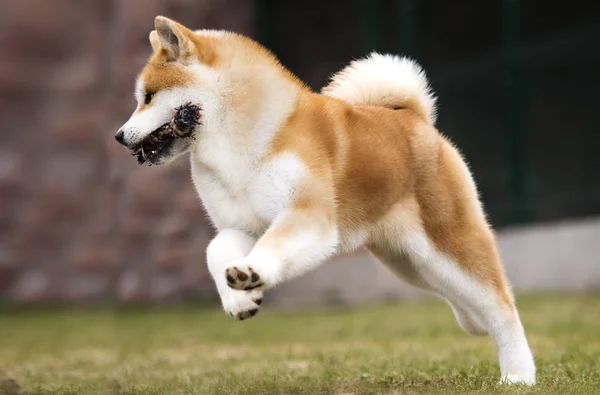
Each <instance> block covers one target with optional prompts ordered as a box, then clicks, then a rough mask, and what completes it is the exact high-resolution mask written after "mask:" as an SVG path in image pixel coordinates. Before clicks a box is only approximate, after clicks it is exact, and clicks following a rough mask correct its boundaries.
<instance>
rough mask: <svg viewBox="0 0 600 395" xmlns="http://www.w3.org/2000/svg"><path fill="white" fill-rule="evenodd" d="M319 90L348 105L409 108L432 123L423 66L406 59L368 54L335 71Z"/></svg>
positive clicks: (432, 109) (432, 103)
mask: <svg viewBox="0 0 600 395" xmlns="http://www.w3.org/2000/svg"><path fill="white" fill-rule="evenodd" d="M323 93H324V94H325V95H328V96H332V97H336V98H338V99H342V100H345V101H347V102H349V103H351V104H366V105H374V106H384V107H395V106H400V107H409V108H412V109H413V110H414V111H416V112H417V113H419V114H420V115H421V116H422V117H423V118H424V119H426V120H427V121H428V122H429V123H430V124H432V125H433V124H435V118H436V106H435V103H436V98H435V96H434V95H433V93H432V91H431V89H430V88H429V82H428V81H427V77H426V76H425V72H424V71H423V69H422V68H421V67H420V66H419V65H418V64H417V63H416V62H415V61H413V60H411V59H409V58H405V57H403V58H401V57H399V56H394V55H388V54H386V55H381V54H378V53H372V54H371V55H370V56H368V57H366V58H364V59H361V60H356V61H354V62H352V63H350V65H349V66H347V67H346V68H344V69H343V70H342V71H340V72H338V73H337V74H335V75H334V76H333V77H332V78H331V83H330V84H329V85H328V86H326V87H325V88H323Z"/></svg>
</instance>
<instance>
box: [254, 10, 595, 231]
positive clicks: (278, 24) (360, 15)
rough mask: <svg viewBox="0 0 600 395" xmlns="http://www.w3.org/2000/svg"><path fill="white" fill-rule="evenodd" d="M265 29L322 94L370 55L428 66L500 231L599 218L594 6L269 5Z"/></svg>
mask: <svg viewBox="0 0 600 395" xmlns="http://www.w3.org/2000/svg"><path fill="white" fill-rule="evenodd" d="M259 21H260V22H259V28H260V32H261V35H262V37H261V39H262V41H263V42H264V43H265V44H266V45H267V46H269V47H271V48H272V49H273V50H274V51H275V52H276V53H277V54H278V55H279V56H280V57H281V58H282V61H283V63H284V64H286V65H288V66H289V67H291V68H292V70H293V71H295V72H296V73H297V74H299V75H300V77H302V78H304V79H308V80H309V83H310V84H311V85H313V86H314V87H315V88H318V87H319V86H321V85H322V84H323V83H325V81H326V77H327V75H328V74H329V73H332V72H334V71H336V70H337V69H339V68H340V67H342V66H343V64H344V63H345V62H347V61H348V60H350V59H352V58H356V57H359V56H362V55H364V54H366V53H368V52H371V51H373V50H377V51H382V52H393V53H399V54H405V55H409V56H411V57H413V58H416V59H417V60H418V61H419V62H420V63H421V64H423V65H424V67H425V68H426V70H427V72H428V74H429V76H430V79H431V81H432V85H433V87H434V89H435V90H436V92H437V93H438V94H439V105H440V117H439V121H438V125H437V126H438V128H439V129H440V130H441V131H442V132H444V133H445V134H446V135H448V136H450V138H451V139H452V140H454V141H455V142H456V144H457V145H458V147H459V148H460V149H461V150H462V151H463V153H464V154H465V156H466V158H467V160H468V162H469V163H470V166H471V168H472V170H473V172H474V175H475V178H476V181H477V183H478V186H479V189H480V191H481V193H482V197H483V199H484V202H485V205H486V208H487V211H488V213H489V214H490V217H491V220H492V222H493V223H494V224H495V225H498V226H502V225H506V224H515V223H526V222H532V221H549V220H557V219H561V218H567V217H580V216H587V215H594V214H598V213H600V176H598V171H600V155H599V153H600V130H599V126H598V125H600V116H599V114H600V111H598V109H597V108H596V106H597V105H600V100H598V97H597V92H598V91H600V77H599V76H598V75H599V74H600V73H598V71H597V70H600V6H599V5H598V4H597V3H593V2H584V1H579V0H574V1H571V2H569V6H568V7H565V5H564V2H557V1H556V2H554V1H541V0H521V1H519V0H504V1H496V2H482V1H478V0H468V1H454V2H446V1H441V0H438V1H417V0H396V1H392V0H379V1H375V0H355V1H329V2H326V1H313V0H305V1H292V0H290V1H276V0H262V2H261V7H260V18H259Z"/></svg>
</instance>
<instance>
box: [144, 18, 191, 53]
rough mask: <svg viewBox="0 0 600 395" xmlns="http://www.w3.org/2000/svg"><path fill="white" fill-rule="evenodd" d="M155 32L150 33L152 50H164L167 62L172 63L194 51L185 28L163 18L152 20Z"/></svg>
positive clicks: (187, 30)
mask: <svg viewBox="0 0 600 395" xmlns="http://www.w3.org/2000/svg"><path fill="white" fill-rule="evenodd" d="M154 28H155V29H156V31H155V32H156V34H154V33H155V32H152V33H150V43H151V44H152V49H153V50H154V51H155V52H157V51H159V50H164V51H165V54H166V57H167V61H169V62H172V61H175V60H178V59H180V58H182V57H184V56H188V55H190V54H191V53H192V52H193V51H194V43H193V41H192V40H191V38H190V34H191V31H190V30H189V29H187V28H186V27H185V26H183V25H181V24H179V23H177V22H175V21H173V20H171V19H169V18H166V17H164V16H157V17H156V18H155V19H154Z"/></svg>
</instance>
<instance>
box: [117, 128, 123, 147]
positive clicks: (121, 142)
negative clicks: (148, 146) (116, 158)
mask: <svg viewBox="0 0 600 395" xmlns="http://www.w3.org/2000/svg"><path fill="white" fill-rule="evenodd" d="M115 140H117V142H118V143H119V144H121V145H125V132H124V131H122V130H119V131H118V132H117V134H115Z"/></svg>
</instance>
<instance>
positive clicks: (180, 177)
mask: <svg viewBox="0 0 600 395" xmlns="http://www.w3.org/2000/svg"><path fill="white" fill-rule="evenodd" d="M158 14H161V15H165V16H168V17H171V18H174V19H176V20H178V21H179V22H181V23H183V24H185V25H187V26H188V27H190V28H214V29H227V30H233V31H236V32H239V33H243V34H246V35H249V36H250V37H253V38H256V39H257V40H259V41H260V42H261V43H263V44H264V45H266V46H267V47H268V48H270V49H272V50H273V51H274V52H275V53H276V54H277V56H279V57H280V59H281V61H282V62H283V64H285V65H286V66H288V67H289V68H290V69H291V70H292V71H293V72H294V73H296V74H297V75H298V76H299V77H300V78H302V79H303V80H305V81H307V82H308V84H309V85H311V86H312V87H314V88H315V89H319V88H320V87H321V86H323V85H324V84H325V83H326V81H327V78H328V77H329V76H330V75H331V74H332V73H333V72H335V71H337V70H339V69H341V68H342V67H343V66H344V65H345V64H347V62H348V61H350V60H351V59H353V58H357V57H361V56H363V55H365V54H367V53H369V52H371V51H373V50H377V51H382V52H392V53H397V54H405V55H409V56H411V57H413V58H415V59H416V60H418V62H419V63H421V64H422V65H423V66H424V68H425V70H426V71H427V73H428V75H429V76H430V79H431V83H432V85H433V88H434V90H435V91H436V92H437V94H438V95H439V121H438V123H437V126H438V127H439V129H440V130H441V131H442V132H443V133H445V134H446V135H448V136H449V137H450V138H451V139H452V140H453V141H454V142H455V143H456V144H457V145H458V147H459V148H460V149H461V150H462V152H463V153H464V155H465V156H466V158H467V160H468V162H469V163H470V166H471V169H472V171H473V173H474V176H475V179H476V181H477V183H478V185H479V189H480V191H481V194H482V197H483V200H484V204H485V206H486V209H487V212H488V213H489V217H490V220H491V222H492V224H493V225H494V227H495V228H496V229H497V230H498V239H499V243H500V248H501V253H502V256H503V258H504V260H505V262H506V266H507V271H508V274H509V277H510V279H511V280H512V282H513V283H514V285H515V288H516V289H517V290H519V291H535V290H551V291H564V290H566V291H574V292H579V291H588V290H593V289H598V288H600V262H599V258H598V257H599V256H600V216H598V215H599V214H600V177H599V176H598V173H599V171H600V154H599V153H600V130H599V126H598V125H599V124H600V111H599V110H598V109H597V108H596V107H597V106H598V105H599V104H600V101H599V100H598V92H599V91H600V73H598V69H599V68H600V3H598V2H591V1H583V0H571V1H570V2H568V4H567V3H565V2H563V1H554V0H520V1H517V0H504V1H501V0H497V1H486V2H484V1H479V0H457V1H452V2H448V1H443V0H422V1H417V0H362V1H353V0H352V1H351V0H330V1H323V0H319V1H316V0H279V1H278V0H120V1H119V0H0V53H1V56H0V136H1V137H0V138H1V142H0V300H4V301H9V302H28V303H32V302H68V303H73V304H80V303H86V304H89V303H116V302H118V303H148V302H149V303H173V302H181V301H190V300H191V301H214V300H215V298H216V293H215V290H214V287H213V285H212V281H211V280H210V277H209V275H208V272H207V269H206V265H205V248H206V245H207V243H208V241H209V240H210V238H211V237H212V234H213V231H212V229H211V227H210V225H209V224H208V222H207V221H206V218H205V216H204V213H203V211H202V208H201V205H200V202H199V200H198V198H197V196H196V194H195V191H194V190H193V187H192V184H191V182H190V175H189V168H188V162H187V161H186V160H185V159H181V160H179V161H178V162H177V163H176V164H175V165H173V166H170V167H168V168H156V167H152V168H148V167H139V166H137V164H136V161H135V159H134V158H132V157H130V156H129V154H128V153H127V152H126V151H125V150H124V149H122V147H120V146H119V145H118V144H116V143H115V141H114V137H113V136H114V133H115V131H116V130H117V128H118V127H119V126H121V125H122V124H123V123H124V122H125V120H127V119H128V117H129V115H130V113H131V112H132V111H133V109H134V100H133V94H132V90H133V83H134V78H135V75H136V73H137V72H139V70H140V69H141V67H142V65H143V64H144V62H145V60H146V58H147V56H148V55H149V53H150V45H149V43H148V39H147V37H148V33H149V32H150V31H151V30H152V29H153V19H154V16H155V15H158ZM340 265H345V267H346V268H350V269H351V270H348V269H347V270H344V271H343V273H344V276H345V278H340V273H339V272H338V271H337V268H338V267H339V266H340ZM334 272H335V276H334V275H333V274H334ZM273 294H275V295H273V296H271V297H268V301H270V302H271V303H273V304H279V305H280V306H284V307H296V306H305V305H311V304H324V303H325V304H360V303H369V302H375V301H382V300H388V299H395V298H405V297H416V296H420V294H419V293H418V292H417V291H415V290H414V289H412V288H410V287H409V286H407V285H404V284H403V283H401V282H400V281H398V280H396V279H395V278H394V277H391V276H390V275H389V273H388V272H387V271H386V269H384V268H383V267H381V266H379V265H377V264H376V263H374V262H373V261H372V260H371V258H370V257H369V256H368V255H366V254H364V253H361V252H358V253H356V254H353V255H351V256H345V257H341V258H339V259H336V260H335V261H334V262H332V263H330V264H327V265H325V266H323V267H322V268H321V269H319V270H318V271H316V272H314V273H311V274H309V275H307V276H305V277H303V278H301V279H298V280H296V281H294V282H293V283H289V284H285V285H283V286H281V287H280V288H278V289H276V290H274V291H273Z"/></svg>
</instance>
